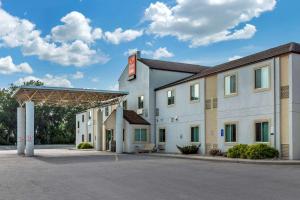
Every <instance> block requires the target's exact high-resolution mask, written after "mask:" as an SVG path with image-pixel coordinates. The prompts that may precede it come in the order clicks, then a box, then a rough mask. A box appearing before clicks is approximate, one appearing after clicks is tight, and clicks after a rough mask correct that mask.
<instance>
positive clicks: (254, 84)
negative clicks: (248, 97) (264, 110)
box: [253, 65, 271, 92]
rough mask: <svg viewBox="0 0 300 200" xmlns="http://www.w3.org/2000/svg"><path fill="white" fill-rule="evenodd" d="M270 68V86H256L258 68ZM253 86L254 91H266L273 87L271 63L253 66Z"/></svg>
mask: <svg viewBox="0 0 300 200" xmlns="http://www.w3.org/2000/svg"><path fill="white" fill-rule="evenodd" d="M262 68H268V79H269V80H268V87H267V88H256V70H259V69H262ZM253 88H254V92H264V91H268V90H270V89H271V67H270V65H261V66H257V67H254V68H253Z"/></svg>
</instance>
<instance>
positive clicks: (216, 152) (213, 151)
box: [208, 148, 223, 156]
mask: <svg viewBox="0 0 300 200" xmlns="http://www.w3.org/2000/svg"><path fill="white" fill-rule="evenodd" d="M208 153H209V155H211V156H223V153H222V151H221V150H220V149H217V148H212V149H210V150H209V152H208Z"/></svg>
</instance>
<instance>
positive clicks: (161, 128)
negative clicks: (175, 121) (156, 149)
mask: <svg viewBox="0 0 300 200" xmlns="http://www.w3.org/2000/svg"><path fill="white" fill-rule="evenodd" d="M160 130H165V132H164V134H165V137H164V139H165V140H164V141H163V142H161V141H160ZM166 141H167V129H166V128H165V127H160V128H158V143H159V144H165V143H166Z"/></svg>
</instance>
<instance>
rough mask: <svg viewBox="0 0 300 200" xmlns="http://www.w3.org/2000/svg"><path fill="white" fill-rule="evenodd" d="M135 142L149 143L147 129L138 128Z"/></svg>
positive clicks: (135, 132) (135, 131)
mask: <svg viewBox="0 0 300 200" xmlns="http://www.w3.org/2000/svg"><path fill="white" fill-rule="evenodd" d="M134 141H135V142H147V129H145V128H137V129H135V130H134Z"/></svg>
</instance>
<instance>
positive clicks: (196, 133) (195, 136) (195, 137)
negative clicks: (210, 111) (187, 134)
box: [191, 126, 199, 142]
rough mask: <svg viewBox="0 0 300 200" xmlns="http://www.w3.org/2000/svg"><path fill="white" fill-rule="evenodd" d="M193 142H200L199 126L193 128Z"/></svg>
mask: <svg viewBox="0 0 300 200" xmlns="http://www.w3.org/2000/svg"><path fill="white" fill-rule="evenodd" d="M191 142H199V126H193V127H191Z"/></svg>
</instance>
